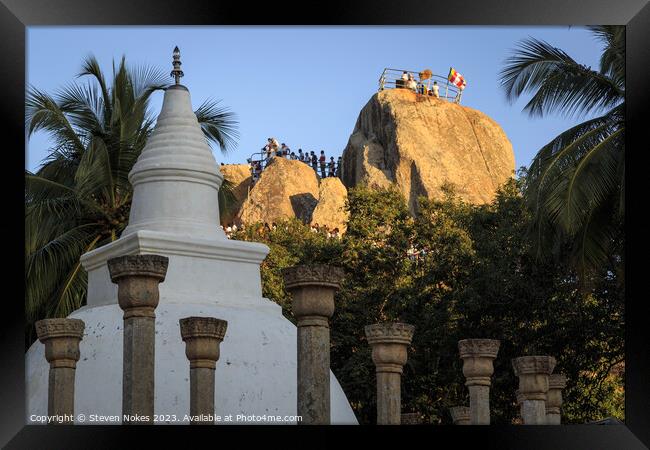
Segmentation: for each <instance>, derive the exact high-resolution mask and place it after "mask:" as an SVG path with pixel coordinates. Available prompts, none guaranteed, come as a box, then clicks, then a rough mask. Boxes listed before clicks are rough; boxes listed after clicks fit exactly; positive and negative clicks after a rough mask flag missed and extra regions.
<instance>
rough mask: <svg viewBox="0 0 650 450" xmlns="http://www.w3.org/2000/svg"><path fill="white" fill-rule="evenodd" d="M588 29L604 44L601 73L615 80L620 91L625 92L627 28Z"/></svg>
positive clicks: (599, 26) (601, 26)
mask: <svg viewBox="0 0 650 450" xmlns="http://www.w3.org/2000/svg"><path fill="white" fill-rule="evenodd" d="M587 28H588V29H589V30H590V31H591V32H592V33H594V35H595V37H596V39H598V40H600V41H601V42H602V43H603V44H604V49H603V53H602V55H601V57H600V73H601V74H603V75H605V76H607V77H609V78H611V79H612V80H614V82H615V83H616V85H617V86H618V87H619V89H621V90H625V27H624V26H622V25H593V26H588V27H587Z"/></svg>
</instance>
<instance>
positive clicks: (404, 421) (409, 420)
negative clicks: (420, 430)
mask: <svg viewBox="0 0 650 450" xmlns="http://www.w3.org/2000/svg"><path fill="white" fill-rule="evenodd" d="M400 425H422V416H420V414H418V413H402V415H401V417H400Z"/></svg>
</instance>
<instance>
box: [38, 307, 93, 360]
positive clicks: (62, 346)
mask: <svg viewBox="0 0 650 450" xmlns="http://www.w3.org/2000/svg"><path fill="white" fill-rule="evenodd" d="M35 326H36V335H37V336H38V340H39V341H41V342H42V343H43V344H44V345H45V358H46V359H47V361H48V362H49V363H50V367H51V368H56V367H68V368H71V369H74V368H75V367H76V366H77V361H79V341H80V340H81V339H82V338H83V334H84V329H85V324H84V322H83V320H80V319H65V318H56V319H43V320H39V321H38V322H36V324H35Z"/></svg>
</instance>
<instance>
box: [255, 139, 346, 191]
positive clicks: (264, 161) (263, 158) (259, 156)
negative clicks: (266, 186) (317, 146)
mask: <svg viewBox="0 0 650 450" xmlns="http://www.w3.org/2000/svg"><path fill="white" fill-rule="evenodd" d="M273 158H287V157H286V156H285V155H282V156H280V155H277V154H276V152H272V153H267V151H266V150H265V149H264V148H262V150H260V151H259V152H255V153H253V154H252V155H251V156H250V157H249V158H247V159H246V162H247V163H248V164H249V166H250V170H251V176H252V177H253V183H255V182H256V181H257V180H258V179H259V177H260V175H261V174H262V172H263V171H264V169H266V166H268V165H269V163H270V162H271V160H272V159H273ZM289 159H290V158H289ZM294 161H300V162H302V163H304V164H307V165H308V166H309V167H310V168H312V169H314V166H313V164H312V162H311V160H309V161H301V160H300V159H296V160H294ZM329 164H330V162H329V161H326V162H325V170H324V172H325V176H326V177H329V176H330V173H331V169H330V166H329ZM314 170H315V171H316V173H317V174H318V175H319V176H321V177H322V172H323V171H322V168H321V163H320V161H318V162H317V163H316V168H315V169H314ZM334 176H335V177H339V178H340V176H341V168H340V167H339V164H338V162H335V164H334Z"/></svg>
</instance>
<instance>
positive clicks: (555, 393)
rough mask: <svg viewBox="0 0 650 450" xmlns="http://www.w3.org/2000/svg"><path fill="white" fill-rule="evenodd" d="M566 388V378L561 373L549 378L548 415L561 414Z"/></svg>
mask: <svg viewBox="0 0 650 450" xmlns="http://www.w3.org/2000/svg"><path fill="white" fill-rule="evenodd" d="M565 387H566V376H565V375H563V374H560V373H555V374H552V375H550V376H549V377H548V393H547V394H546V413H547V414H560V408H561V407H562V389H564V388H565Z"/></svg>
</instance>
